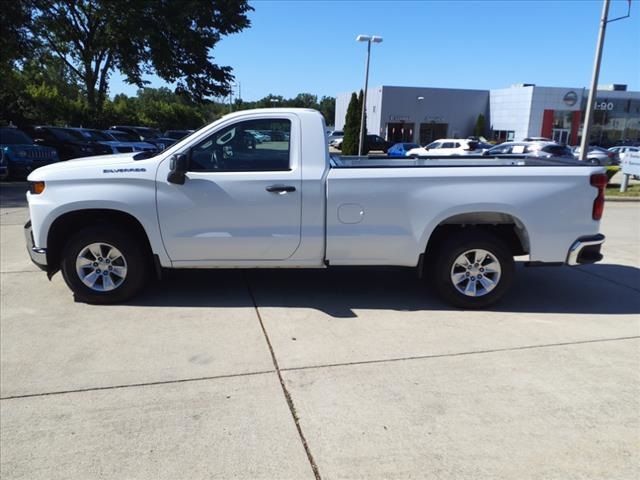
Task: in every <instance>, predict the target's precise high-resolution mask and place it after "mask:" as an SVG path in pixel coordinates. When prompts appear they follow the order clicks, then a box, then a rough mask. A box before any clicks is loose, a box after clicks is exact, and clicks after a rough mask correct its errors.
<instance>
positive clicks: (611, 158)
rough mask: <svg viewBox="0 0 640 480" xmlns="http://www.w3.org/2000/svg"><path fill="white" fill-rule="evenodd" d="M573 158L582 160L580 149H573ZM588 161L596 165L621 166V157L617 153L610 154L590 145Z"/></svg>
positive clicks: (603, 149) (605, 150) (604, 149)
mask: <svg viewBox="0 0 640 480" xmlns="http://www.w3.org/2000/svg"><path fill="white" fill-rule="evenodd" d="M573 156H574V157H575V158H576V159H578V160H579V159H580V147H573ZM586 161H587V162H589V163H592V164H594V165H604V166H606V165H620V155H618V153H617V152H610V151H609V150H607V149H606V148H602V147H597V146H595V145H590V146H589V150H588V151H587V159H586Z"/></svg>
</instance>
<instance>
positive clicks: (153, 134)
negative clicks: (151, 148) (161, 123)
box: [136, 127, 160, 138]
mask: <svg viewBox="0 0 640 480" xmlns="http://www.w3.org/2000/svg"><path fill="white" fill-rule="evenodd" d="M136 132H137V133H139V134H140V135H141V136H142V137H144V138H159V137H160V132H159V131H158V130H154V129H153V128H145V127H136Z"/></svg>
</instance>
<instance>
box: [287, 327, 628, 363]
mask: <svg viewBox="0 0 640 480" xmlns="http://www.w3.org/2000/svg"><path fill="white" fill-rule="evenodd" d="M638 339H640V335H636V336H631V337H617V338H599V339H593V340H577V341H575V342H562V343H547V344H541V345H523V346H521V347H509V348H494V349H489V350H474V351H471V352H456V353H439V354H436V355H416V356H412V357H398V358H387V359H380V360H362V361H359V362H344V363H327V364H323V365H311V366H305V367H289V368H282V369H281V371H282V372H295V371H298V370H314V369H320V368H333V367H350V366H357V365H370V364H376V363H393V362H405V361H408V360H428V359H431V358H447V357H464V356H467V355H484V354H489V353H502V352H516V351H518V350H534V349H537V348H553V347H566V346H569V345H585V344H589V343H603V342H618V341H624V340H638Z"/></svg>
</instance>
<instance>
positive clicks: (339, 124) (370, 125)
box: [335, 87, 382, 135]
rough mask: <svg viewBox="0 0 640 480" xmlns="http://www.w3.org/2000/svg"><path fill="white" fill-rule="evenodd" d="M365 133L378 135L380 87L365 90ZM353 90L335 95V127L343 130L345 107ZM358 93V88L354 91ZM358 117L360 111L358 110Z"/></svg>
mask: <svg viewBox="0 0 640 480" xmlns="http://www.w3.org/2000/svg"><path fill="white" fill-rule="evenodd" d="M367 92H368V93H367V133H371V134H375V135H380V106H381V104H382V87H376V88H370V89H368V90H367ZM352 93H353V92H345V93H340V94H338V95H337V96H336V117H335V126H336V127H335V129H336V130H344V123H345V120H346V117H347V109H348V108H349V102H350V101H351V94H352ZM355 93H356V94H359V93H360V90H357V91H356V92H355ZM358 118H360V112H358Z"/></svg>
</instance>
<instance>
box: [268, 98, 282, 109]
mask: <svg viewBox="0 0 640 480" xmlns="http://www.w3.org/2000/svg"><path fill="white" fill-rule="evenodd" d="M269 101H270V102H271V108H275V106H276V103H278V102H280V99H279V98H270V99H269Z"/></svg>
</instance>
